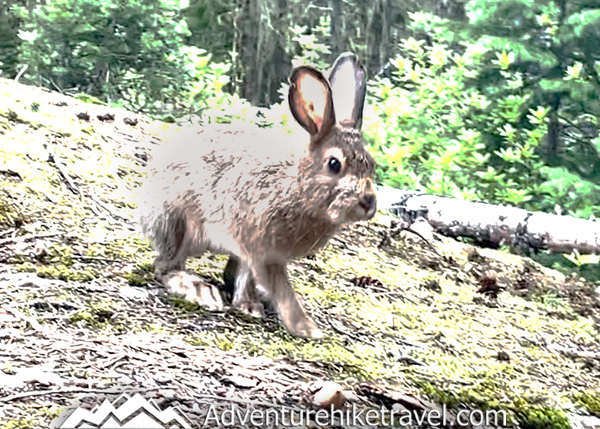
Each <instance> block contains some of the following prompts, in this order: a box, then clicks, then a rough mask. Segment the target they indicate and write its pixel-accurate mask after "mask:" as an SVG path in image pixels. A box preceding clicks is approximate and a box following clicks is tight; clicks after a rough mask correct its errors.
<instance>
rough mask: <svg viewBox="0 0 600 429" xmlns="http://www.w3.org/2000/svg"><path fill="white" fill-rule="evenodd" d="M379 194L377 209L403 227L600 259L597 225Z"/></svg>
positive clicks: (479, 205) (567, 218)
mask: <svg viewBox="0 0 600 429" xmlns="http://www.w3.org/2000/svg"><path fill="white" fill-rule="evenodd" d="M378 194H379V197H378V198H379V200H380V206H383V207H384V208H385V207H387V208H389V210H390V211H391V212H392V213H393V214H395V215H397V216H399V217H401V218H402V219H403V220H404V221H405V222H407V223H409V224H412V223H414V222H416V221H417V220H421V219H425V220H426V221H427V222H428V223H429V224H430V225H431V226H432V227H433V229H434V230H435V231H437V232H439V233H441V234H443V235H446V236H450V237H468V238H471V239H474V240H475V241H476V242H477V243H479V244H482V245H485V246H489V247H498V246H501V245H509V246H511V247H513V248H514V249H516V250H519V251H521V252H523V251H525V252H529V251H531V250H534V251H537V250H549V251H551V252H555V253H571V252H572V251H573V250H576V251H577V252H579V253H580V254H600V222H594V221H589V220H585V219H578V218H575V217H572V216H558V215H553V214H548V213H540V212H530V211H527V210H523V209H519V208H515V207H505V206H498V205H493V204H486V203H477V202H470V201H459V200H454V199H451V198H444V197H437V196H434V195H426V194H422V193H418V192H413V191H401V190H397V189H390V188H380V189H379V190H378Z"/></svg>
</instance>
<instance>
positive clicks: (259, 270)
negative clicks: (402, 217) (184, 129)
mask: <svg viewBox="0 0 600 429" xmlns="http://www.w3.org/2000/svg"><path fill="white" fill-rule="evenodd" d="M303 73H305V74H303ZM298 74H300V77H299V79H305V80H306V81H307V82H308V84H312V83H313V81H312V80H313V79H315V81H316V82H317V83H318V84H321V85H323V88H324V89H323V91H324V96H326V100H325V101H324V102H323V103H321V104H322V105H323V107H322V108H323V110H322V111H319V110H318V109H319V107H318V105H319V102H320V101H323V100H319V99H318V97H319V95H317V99H314V98H311V97H312V96H309V95H306V94H304V93H303V92H302V90H303V88H302V85H305V86H308V84H305V83H304V81H299V82H298V83H297V85H296V86H294V82H292V88H291V89H290V91H291V92H292V91H295V93H294V94H293V95H294V96H295V97H296V99H293V97H292V93H291V95H290V100H291V104H292V105H291V108H292V112H293V113H294V116H295V117H296V118H300V119H298V120H299V122H300V123H301V124H302V125H303V126H304V127H305V128H306V129H307V130H308V131H309V133H310V134H311V138H310V142H309V143H308V144H307V139H306V137H305V138H304V141H303V142H302V141H298V139H297V138H293V137H291V136H289V135H287V136H286V135H282V134H279V133H277V132H275V131H273V130H260V129H254V130H248V129H240V128H235V127H231V126H229V127H222V128H219V127H208V128H207V129H205V130H203V131H201V132H199V133H194V134H192V133H184V134H183V135H182V137H181V138H179V139H178V141H177V142H174V143H173V144H170V145H169V146H167V148H166V151H165V152H164V153H163V154H161V155H157V156H156V158H155V159H156V162H154V163H153V167H152V168H151V171H150V180H149V182H148V183H147V184H146V187H145V191H144V192H143V193H142V194H143V195H145V201H144V202H143V214H142V226H143V228H144V231H145V233H146V234H147V235H148V236H149V237H150V238H151V240H152V241H153V242H154V244H155V246H156V249H157V251H158V257H157V259H156V261H155V272H156V275H157V277H158V278H161V279H163V281H164V279H165V278H166V277H167V276H172V275H173V273H178V272H183V271H184V270H185V261H186V259H187V257H188V256H195V255H201V254H202V253H203V252H204V251H205V250H207V249H210V250H211V251H212V252H215V253H224V254H229V255H232V257H235V258H239V259H240V260H241V266H242V268H241V273H240V276H241V280H240V281H236V289H238V290H236V292H235V293H236V297H237V298H236V299H234V305H237V306H240V307H245V306H246V309H248V308H249V307H252V306H254V305H258V304H259V303H258V300H259V298H262V299H267V300H269V301H271V302H272V303H273V304H274V306H275V309H276V310H277V312H278V314H279V316H280V317H281V319H282V321H283V322H284V324H285V325H286V327H287V328H288V330H290V331H291V332H292V333H293V334H295V335H299V336H306V337H318V336H320V335H321V333H320V331H319V330H318V328H317V327H316V325H315V324H314V322H313V321H312V320H310V319H309V318H308V317H307V316H306V315H305V313H304V311H303V309H302V307H301V306H300V304H299V303H298V301H297V298H296V295H295V293H294V291H293V289H292V288H291V285H290V283H289V279H288V277H287V269H286V264H287V261H288V260H289V259H291V258H297V257H302V256H306V255H308V254H312V253H314V252H316V251H317V250H318V249H320V248H321V247H323V246H324V245H325V244H326V243H327V242H328V240H329V239H330V238H331V236H333V235H334V234H335V233H336V232H337V231H338V230H339V228H340V227H341V226H342V225H343V224H344V223H348V222H355V221H359V220H364V219H368V218H370V217H372V216H373V214H374V212H375V194H374V186H373V175H374V167H375V163H374V161H373V159H372V157H371V156H370V155H369V154H368V152H367V151H366V149H365V147H364V142H363V140H362V137H361V134H360V131H359V130H358V129H356V128H354V127H353V126H352V123H351V122H348V123H345V124H344V123H342V124H339V123H336V122H335V115H334V112H333V106H332V99H331V90H330V88H329V84H328V83H327V81H326V80H325V79H324V78H322V75H320V73H318V72H316V71H314V70H313V69H308V68H304V69H302V70H300V71H299V72H298ZM315 76H316V77H315ZM294 103H298V104H294ZM327 103H329V107H328V104H327ZM315 106H316V107H315ZM328 108H329V110H327V109H328ZM303 109H304V110H303ZM360 109H361V110H362V105H361V107H360ZM303 115H308V116H303ZM355 122H356V121H355ZM358 124H360V121H358ZM332 158H335V160H337V161H339V163H340V164H341V166H339V167H340V168H339V172H338V173H337V174H336V173H335V172H336V171H337V167H338V165H333V166H332V165H330V164H336V161H332ZM185 282H189V281H187V280H186V281H184V283H185ZM254 288H256V290H254ZM172 289H173V287H172ZM175 289H177V288H175ZM179 289H185V291H186V292H185V293H187V294H188V295H189V293H190V290H191V291H192V295H193V291H194V288H193V287H192V286H190V285H180V287H179ZM175 292H178V291H177V290H175ZM179 292H181V290H179Z"/></svg>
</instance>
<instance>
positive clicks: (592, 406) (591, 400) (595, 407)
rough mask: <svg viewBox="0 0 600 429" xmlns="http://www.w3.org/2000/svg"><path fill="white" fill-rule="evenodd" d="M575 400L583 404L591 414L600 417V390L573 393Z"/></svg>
mask: <svg viewBox="0 0 600 429" xmlns="http://www.w3.org/2000/svg"><path fill="white" fill-rule="evenodd" d="M572 398H573V401H575V402H576V403H578V404H581V405H583V406H584V407H585V409H586V410H588V412H590V413H591V414H594V415H596V416H597V417H600V395H599V393H598V391H597V390H596V391H594V392H592V391H588V392H577V393H575V394H573V395H572Z"/></svg>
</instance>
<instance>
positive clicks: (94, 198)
mask: <svg viewBox="0 0 600 429" xmlns="http://www.w3.org/2000/svg"><path fill="white" fill-rule="evenodd" d="M88 196H89V198H90V200H92V201H93V202H95V203H96V205H98V207H100V208H102V209H104V210H105V211H107V212H109V213H110V214H111V215H113V216H114V217H115V218H117V219H120V220H122V221H125V222H130V221H131V219H128V218H126V217H123V216H121V215H120V214H118V213H115V212H114V210H112V209H111V208H109V207H108V206H107V205H106V204H104V203H103V202H102V201H101V200H100V199H99V198H98V197H97V196H96V194H95V193H94V192H93V191H92V190H90V191H89V194H88Z"/></svg>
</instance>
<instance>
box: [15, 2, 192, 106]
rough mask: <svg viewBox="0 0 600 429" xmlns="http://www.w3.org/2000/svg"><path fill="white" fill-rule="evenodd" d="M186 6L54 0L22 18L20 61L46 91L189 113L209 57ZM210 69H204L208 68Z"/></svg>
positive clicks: (21, 13) (156, 3) (35, 81)
mask: <svg viewBox="0 0 600 429" xmlns="http://www.w3.org/2000/svg"><path fill="white" fill-rule="evenodd" d="M180 7H181V5H180V4H179V2H172V1H166V0H165V1H161V2H149V1H147V0H136V1H133V2H125V3H124V2H120V1H117V0H111V1H107V2H100V1H98V0H83V1H79V0H51V1H49V2H48V3H46V4H41V5H38V6H36V7H35V8H33V9H32V10H31V12H29V11H28V10H26V9H24V8H19V9H18V12H19V17H20V18H21V20H22V22H23V23H22V26H21V31H20V38H21V40H22V44H21V50H20V61H21V63H22V64H26V65H28V66H29V68H28V70H27V76H28V78H29V80H30V81H32V82H34V83H37V84H39V85H45V86H49V87H53V88H54V89H60V90H68V91H71V92H85V93H87V94H89V95H92V96H94V97H97V98H99V99H100V100H102V101H105V102H118V103H120V104H122V105H124V106H125V107H127V108H129V109H132V110H136V111H145V112H157V111H159V110H160V109H164V108H165V106H167V107H169V108H175V109H177V108H184V107H185V105H186V103H187V101H188V97H189V95H188V94H189V92H190V90H191V89H192V88H191V86H192V82H193V80H194V78H196V77H197V75H196V73H197V72H198V69H196V67H195V64H194V63H195V61H198V60H197V56H198V54H200V53H202V52H201V51H199V50H198V49H197V48H193V47H189V46H185V45H184V39H185V37H187V36H188V35H189V31H188V29H187V26H186V24H185V21H184V20H183V18H182V13H181V9H180ZM200 71H202V69H201V70H200Z"/></svg>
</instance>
